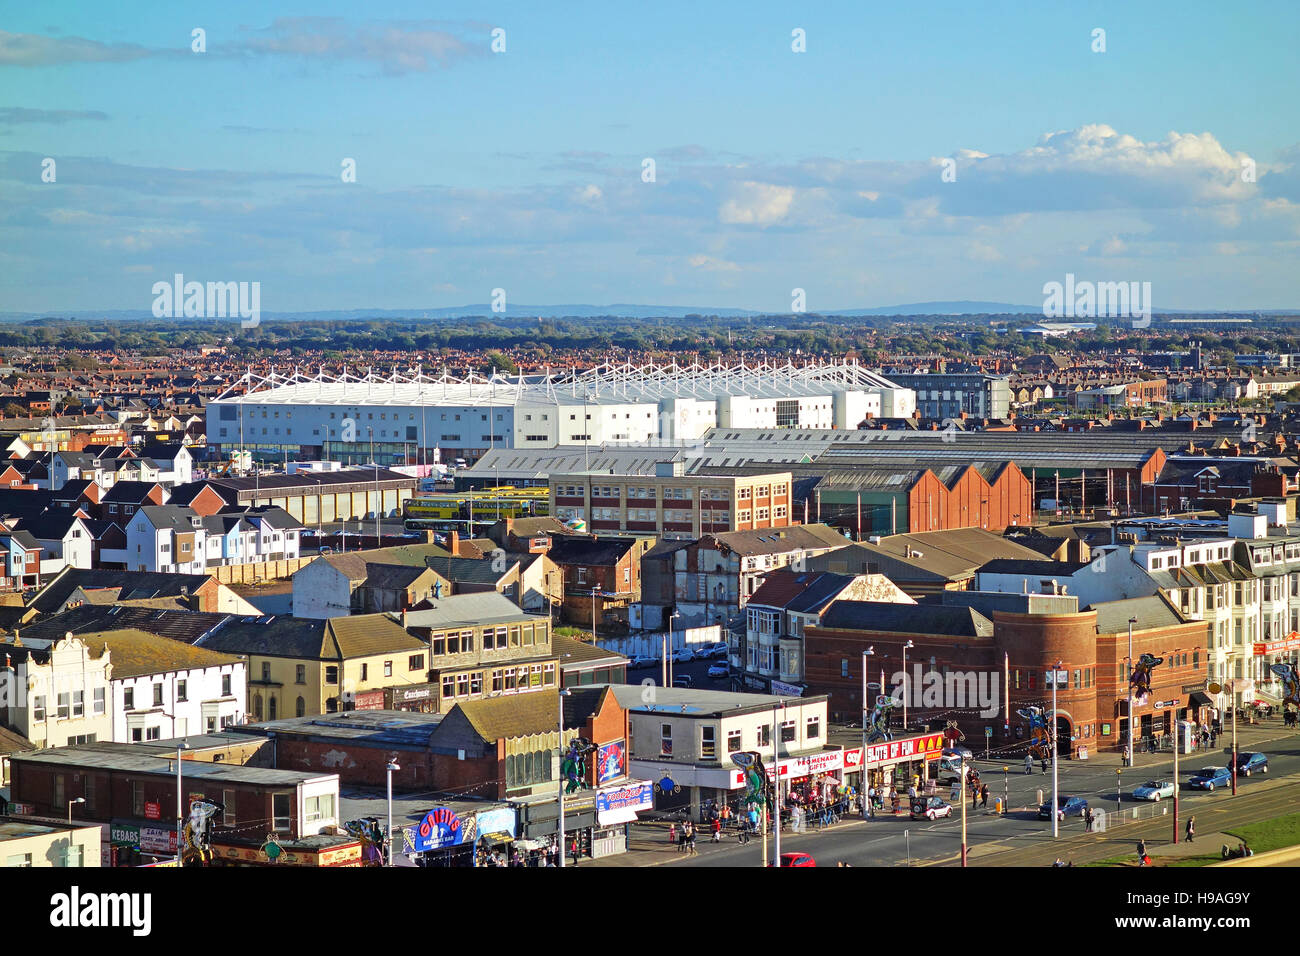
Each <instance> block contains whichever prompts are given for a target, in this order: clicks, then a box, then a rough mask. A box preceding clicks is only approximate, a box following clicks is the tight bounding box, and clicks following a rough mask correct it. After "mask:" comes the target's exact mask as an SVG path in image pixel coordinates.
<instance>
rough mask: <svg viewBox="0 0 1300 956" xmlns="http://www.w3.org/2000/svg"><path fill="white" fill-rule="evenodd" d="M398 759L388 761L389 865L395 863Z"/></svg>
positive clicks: (399, 768) (399, 767)
mask: <svg viewBox="0 0 1300 956" xmlns="http://www.w3.org/2000/svg"><path fill="white" fill-rule="evenodd" d="M401 769H402V768H401V766H399V765H398V763H397V761H396V760H390V761H389V762H388V767H387V770H388V865H389V866H392V865H393V772H394V771H396V770H401Z"/></svg>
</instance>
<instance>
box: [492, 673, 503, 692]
mask: <svg viewBox="0 0 1300 956" xmlns="http://www.w3.org/2000/svg"><path fill="white" fill-rule="evenodd" d="M503 686H504V682H503V680H502V677H501V671H499V670H495V671H493V672H492V693H494V694H499V693H501V689H502V687H503Z"/></svg>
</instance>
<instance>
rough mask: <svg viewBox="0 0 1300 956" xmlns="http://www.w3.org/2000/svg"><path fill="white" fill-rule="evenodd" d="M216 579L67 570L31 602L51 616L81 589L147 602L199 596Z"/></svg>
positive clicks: (117, 597)
mask: <svg viewBox="0 0 1300 956" xmlns="http://www.w3.org/2000/svg"><path fill="white" fill-rule="evenodd" d="M213 580H214V578H212V577H210V576H208V575H206V574H163V573H162V572H158V571H112V570H106V569H103V568H64V569H63V570H62V571H60V572H59V574H58V575H57V576H56V577H55V578H54V579H53V580H51V581H50V582H49V583H48V584H46V585H45V587H43V588H42V589H41V590H40V591H38V592H37V593H36V596H35V597H33V598H32V600H31V601H29V602H28V604H27V606H28V607H29V608H34V609H35V610H37V611H39V612H40V613H42V614H50V613H53V612H54V611H57V610H59V609H60V608H61V607H63V605H64V603H65V602H66V601H67V600H68V598H69V597H70V596H71V595H72V593H73V592H74V591H77V590H78V589H80V590H82V591H84V592H86V593H87V594H89V593H91V592H93V591H101V592H104V591H113V592H115V593H114V595H113V600H115V601H127V600H134V601H139V600H145V599H151V598H177V597H179V598H187V597H190V596H192V595H194V594H197V593H198V592H199V589H200V588H202V587H203V586H204V585H206V584H209V583H210V582H211V581H213Z"/></svg>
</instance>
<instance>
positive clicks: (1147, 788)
mask: <svg viewBox="0 0 1300 956" xmlns="http://www.w3.org/2000/svg"><path fill="white" fill-rule="evenodd" d="M1177 789H1178V788H1177V787H1176V786H1175V785H1174V782H1173V781H1172V780H1148V781H1147V782H1146V783H1144V784H1142V785H1141V786H1140V787H1134V788H1133V799H1134V800H1153V801H1155V802H1156V803H1159V802H1160V801H1161V800H1162V799H1164V798H1165V797H1172V796H1173V795H1174V792H1175V791H1176V790H1177Z"/></svg>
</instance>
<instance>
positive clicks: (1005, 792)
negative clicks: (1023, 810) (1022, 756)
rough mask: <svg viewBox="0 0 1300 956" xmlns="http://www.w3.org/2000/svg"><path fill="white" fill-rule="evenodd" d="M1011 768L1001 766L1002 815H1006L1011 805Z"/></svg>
mask: <svg viewBox="0 0 1300 956" xmlns="http://www.w3.org/2000/svg"><path fill="white" fill-rule="evenodd" d="M1010 773H1011V768H1010V767H1003V768H1002V815H1003V816H1006V815H1007V811H1008V808H1009V807H1010V806H1011V777H1010Z"/></svg>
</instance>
